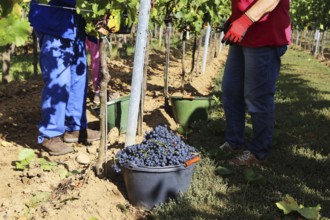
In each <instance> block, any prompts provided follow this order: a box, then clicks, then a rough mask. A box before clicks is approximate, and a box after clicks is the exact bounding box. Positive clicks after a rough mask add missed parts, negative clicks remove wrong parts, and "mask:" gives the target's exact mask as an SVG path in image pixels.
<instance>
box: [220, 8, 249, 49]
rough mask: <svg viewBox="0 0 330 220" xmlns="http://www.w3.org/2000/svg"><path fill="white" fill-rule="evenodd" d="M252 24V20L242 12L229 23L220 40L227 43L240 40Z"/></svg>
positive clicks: (234, 42)
mask: <svg viewBox="0 0 330 220" xmlns="http://www.w3.org/2000/svg"><path fill="white" fill-rule="evenodd" d="M252 24H253V21H252V20H251V19H250V18H249V17H248V16H247V15H246V14H243V15H242V16H241V17H240V18H238V19H236V20H235V21H233V22H232V23H231V24H230V26H229V30H228V32H227V33H226V34H225V36H224V37H223V38H222V40H221V42H222V43H225V44H227V45H228V44H236V43H239V42H241V41H242V39H243V37H244V35H245V33H246V31H247V29H248V28H249V27H250V26H251V25H252Z"/></svg>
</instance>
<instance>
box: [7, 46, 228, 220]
mask: <svg viewBox="0 0 330 220" xmlns="http://www.w3.org/2000/svg"><path fill="white" fill-rule="evenodd" d="M226 52H227V50H226V48H225V49H224V50H223V51H222V52H221V54H220V56H218V57H217V58H214V59H210V61H209V63H208V65H207V69H206V71H205V73H204V74H195V75H194V77H193V79H192V82H191V83H188V84H187V86H186V91H187V92H188V94H192V95H201V96H202V95H207V94H209V92H210V91H211V90H212V88H213V82H214V79H215V78H216V76H217V74H218V72H219V69H220V67H221V66H222V65H223V63H224V59H225V57H226ZM187 57H189V55H187ZM164 61H165V54H164V51H157V50H153V51H151V52H150V67H149V70H148V77H147V93H146V100H145V112H144V121H143V133H144V132H145V131H148V130H151V129H152V128H153V127H155V126H156V125H158V124H167V125H169V127H170V128H171V129H173V130H175V129H176V128H177V125H176V123H175V121H174V119H173V118H172V117H171V116H170V115H169V114H168V113H167V112H166V111H165V109H164V95H163V82H164V80H163V74H164ZM189 63H190V62H188V61H187V68H188V67H189V66H188V64H189ZM109 67H110V74H111V81H110V86H109V88H110V91H111V92H118V93H120V95H121V96H123V95H128V94H129V93H130V84H131V76H132V70H133V57H128V58H125V59H121V60H110V62H109ZM180 74H181V60H180V59H179V57H174V56H172V57H171V59H170V69H169V92H170V94H173V93H176V92H179V89H178V88H179V87H180V85H181V84H180V82H181V76H180ZM42 86H43V82H42V79H41V77H40V76H39V77H35V78H31V79H29V80H27V81H24V82H12V83H10V84H8V85H0V219H6V220H7V219H20V220H25V219H86V220H88V219H119V220H121V219H144V218H145V217H146V216H147V212H146V211H144V210H140V209H137V208H135V207H133V206H132V205H130V203H129V201H128V199H127V195H126V191H125V187H124V183H123V180H122V178H121V176H119V175H116V174H114V173H113V172H112V170H111V168H110V166H108V165H105V170H106V171H107V172H106V174H105V175H104V177H97V176H96V175H95V173H94V166H95V163H96V161H97V157H98V148H99V141H97V142H94V143H93V144H92V145H90V146H85V145H83V144H73V147H74V149H75V152H74V153H71V154H68V155H64V156H49V155H48V153H46V152H43V151H41V149H40V146H38V144H37V138H36V135H37V124H38V122H39V121H40V108H39V106H40V92H41V89H42ZM89 88H91V85H89ZM91 100H92V93H91V92H89V93H88V100H87V105H88V109H89V110H88V119H89V127H90V128H92V129H99V119H98V117H97V115H95V114H94V113H93V112H92V111H90V109H91V107H92V105H93V104H92V101H91ZM108 139H109V148H108V151H107V157H106V158H104V161H105V162H106V163H105V164H109V161H111V159H112V158H113V157H114V155H115V153H116V152H117V151H118V150H119V149H120V148H122V147H123V146H124V142H125V135H124V134H120V135H119V133H118V132H116V131H115V130H112V131H111V134H109V136H108ZM141 139H142V137H141V136H137V142H138V141H139V140H141ZM23 148H31V149H33V150H34V152H35V155H36V156H37V157H39V158H41V157H43V158H45V159H47V160H49V161H54V162H57V165H56V166H55V167H54V168H53V169H52V171H49V172H47V171H43V170H42V169H41V167H40V165H38V163H35V164H31V166H30V168H29V169H27V170H25V171H20V170H16V169H15V163H16V161H18V155H19V152H20V151H21V150H22V149H23ZM68 174H71V175H68Z"/></svg>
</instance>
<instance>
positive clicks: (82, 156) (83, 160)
mask: <svg viewBox="0 0 330 220" xmlns="http://www.w3.org/2000/svg"><path fill="white" fill-rule="evenodd" d="M76 161H77V162H78V163H80V164H89V163H90V162H91V160H90V159H89V157H88V156H87V155H86V154H79V155H78V156H77V158H76Z"/></svg>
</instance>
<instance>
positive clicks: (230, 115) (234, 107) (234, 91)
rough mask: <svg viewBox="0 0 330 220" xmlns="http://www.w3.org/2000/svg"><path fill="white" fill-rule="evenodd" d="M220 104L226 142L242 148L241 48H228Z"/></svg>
mask: <svg viewBox="0 0 330 220" xmlns="http://www.w3.org/2000/svg"><path fill="white" fill-rule="evenodd" d="M222 104H223V108H224V111H225V118H226V137H225V139H226V142H228V143H229V144H230V146H232V147H233V148H234V149H242V148H243V147H244V129H245V103H244V57H243V51H242V47H240V46H230V48H229V53H228V57H227V62H226V66H225V71H224V75H223V79H222Z"/></svg>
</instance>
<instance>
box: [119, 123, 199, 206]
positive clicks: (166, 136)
mask: <svg viewBox="0 0 330 220" xmlns="http://www.w3.org/2000/svg"><path fill="white" fill-rule="evenodd" d="M199 160H200V157H199V152H198V151H197V150H196V149H195V148H194V147H192V146H189V145H188V144H186V143H184V142H183V140H182V139H181V137H180V136H178V135H176V134H175V133H174V132H173V131H172V130H169V129H168V128H167V127H166V126H162V125H159V126H157V127H155V128H154V130H152V131H150V132H147V133H146V135H145V137H144V140H143V141H142V143H140V144H136V145H132V146H128V147H126V148H124V149H122V150H120V151H119V152H118V153H117V154H116V160H115V161H116V162H115V163H114V165H113V168H114V170H115V172H122V175H123V179H124V182H125V187H126V191H127V195H128V199H129V201H130V203H131V204H132V205H134V206H136V207H139V208H143V209H148V210H150V209H152V208H154V207H155V206H157V205H160V204H161V203H165V202H167V201H168V200H169V199H170V198H172V199H175V198H177V196H178V195H179V193H180V192H181V193H184V192H186V191H187V190H188V188H189V185H190V182H191V179H192V175H193V172H194V168H195V164H196V162H198V161H199Z"/></svg>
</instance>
